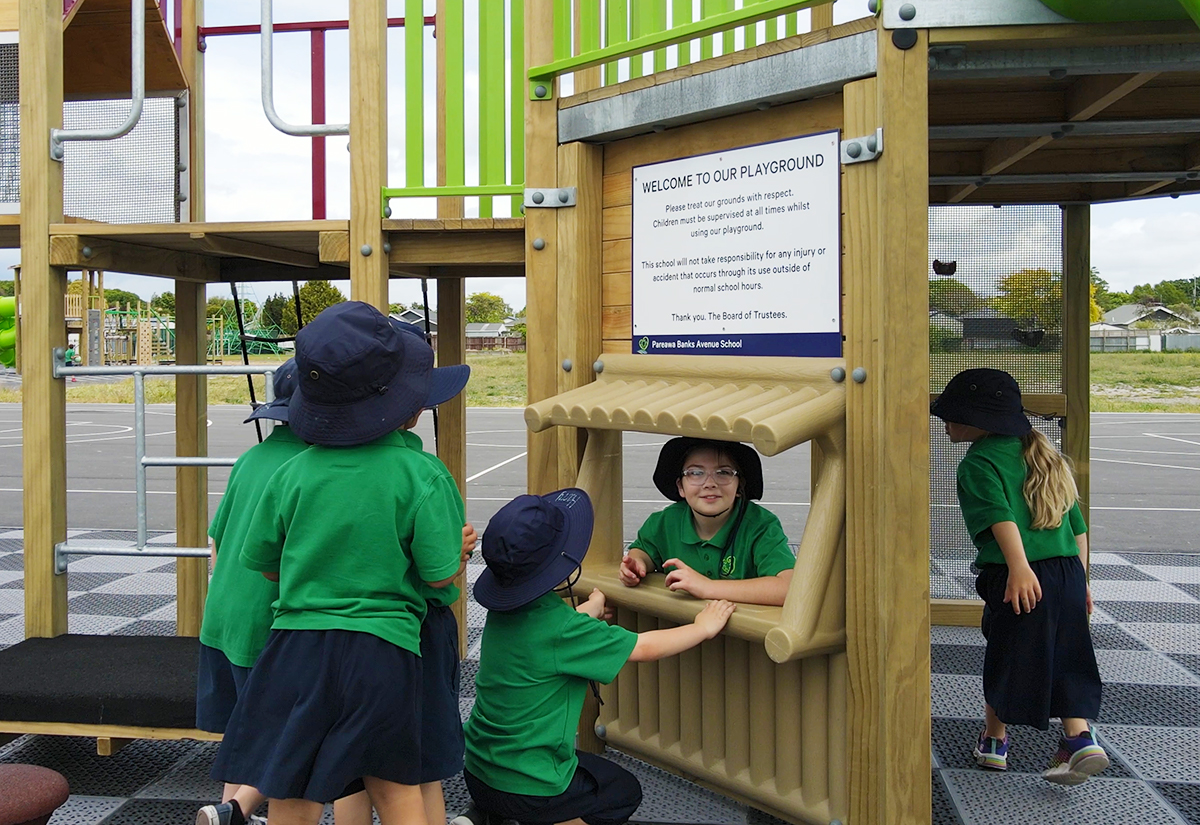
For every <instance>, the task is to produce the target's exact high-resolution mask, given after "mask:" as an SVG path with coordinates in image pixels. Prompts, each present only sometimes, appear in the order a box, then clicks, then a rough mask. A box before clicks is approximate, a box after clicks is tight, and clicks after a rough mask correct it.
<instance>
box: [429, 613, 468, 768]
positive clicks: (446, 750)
mask: <svg viewBox="0 0 1200 825" xmlns="http://www.w3.org/2000/svg"><path fill="white" fill-rule="evenodd" d="M421 669H422V671H423V673H424V675H425V678H424V680H423V681H422V684H421V783H422V784H424V783H426V782H440V781H441V780H443V779H448V778H450V777H451V776H455V775H457V774H459V773H461V772H462V769H463V748H464V742H463V725H462V718H461V717H460V716H459V713H458V679H459V663H458V620H457V619H455V618H454V611H453V610H451V609H450V608H449V607H438V606H436V605H432V604H431V605H429V612H428V613H427V614H425V621H424V622H422V624H421Z"/></svg>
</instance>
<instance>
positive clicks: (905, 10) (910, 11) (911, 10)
mask: <svg viewBox="0 0 1200 825" xmlns="http://www.w3.org/2000/svg"><path fill="white" fill-rule="evenodd" d="M916 16H917V7H916V6H914V5H913V4H912V3H905V4H904V5H903V6H901V7H900V19H901V20H912V19H913V18H914V17H916Z"/></svg>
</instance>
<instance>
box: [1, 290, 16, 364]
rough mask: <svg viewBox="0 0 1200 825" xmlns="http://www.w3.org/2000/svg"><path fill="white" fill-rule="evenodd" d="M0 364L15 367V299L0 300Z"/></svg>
mask: <svg viewBox="0 0 1200 825" xmlns="http://www.w3.org/2000/svg"><path fill="white" fill-rule="evenodd" d="M0 364H3V365H4V366H6V367H9V368H12V367H15V366H16V365H17V299H16V298H14V297H12V296H6V297H3V298H0Z"/></svg>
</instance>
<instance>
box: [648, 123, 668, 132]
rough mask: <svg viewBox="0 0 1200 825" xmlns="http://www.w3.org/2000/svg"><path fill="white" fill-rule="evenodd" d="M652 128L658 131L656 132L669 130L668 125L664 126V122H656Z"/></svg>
mask: <svg viewBox="0 0 1200 825" xmlns="http://www.w3.org/2000/svg"><path fill="white" fill-rule="evenodd" d="M650 128H651V129H653V130H654V131H656V132H665V131H667V127H666V126H664V125H663V124H661V123H655V124H654V125H653V126H651V127H650Z"/></svg>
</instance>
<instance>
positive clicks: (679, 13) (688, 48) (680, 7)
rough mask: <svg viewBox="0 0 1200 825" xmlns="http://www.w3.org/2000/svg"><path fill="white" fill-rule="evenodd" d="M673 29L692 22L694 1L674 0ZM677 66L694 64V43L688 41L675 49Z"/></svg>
mask: <svg viewBox="0 0 1200 825" xmlns="http://www.w3.org/2000/svg"><path fill="white" fill-rule="evenodd" d="M671 19H672V22H671V28H673V29H675V28H678V27H680V26H684V25H687V24H688V23H691V22H692V0H672V3H671ZM675 60H676V65H679V66H686V65H687V64H688V63H691V62H692V43H691V41H690V40H689V41H687V42H685V43H680V44H679V45H678V46H676V47H675Z"/></svg>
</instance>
